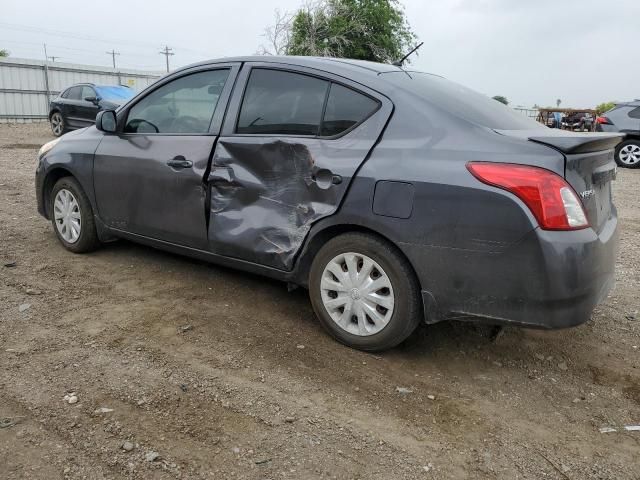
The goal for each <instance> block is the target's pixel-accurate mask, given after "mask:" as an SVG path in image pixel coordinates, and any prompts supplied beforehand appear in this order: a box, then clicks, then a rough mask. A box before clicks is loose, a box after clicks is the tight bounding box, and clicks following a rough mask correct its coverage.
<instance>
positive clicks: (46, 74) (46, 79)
mask: <svg viewBox="0 0 640 480" xmlns="http://www.w3.org/2000/svg"><path fill="white" fill-rule="evenodd" d="M42 46H43V47H44V70H43V72H44V87H45V88H46V89H47V98H46V102H45V108H46V110H45V111H49V102H50V101H51V89H50V88H49V57H48V56H47V44H46V43H43V44H42Z"/></svg>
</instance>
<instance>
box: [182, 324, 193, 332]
mask: <svg viewBox="0 0 640 480" xmlns="http://www.w3.org/2000/svg"><path fill="white" fill-rule="evenodd" d="M189 330H193V325H183V326H181V327H180V331H181V332H182V333H184V332H188V331H189Z"/></svg>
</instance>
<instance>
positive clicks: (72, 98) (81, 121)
mask: <svg viewBox="0 0 640 480" xmlns="http://www.w3.org/2000/svg"><path fill="white" fill-rule="evenodd" d="M134 95H135V92H134V91H133V90H132V89H130V88H129V87H126V86H124V85H94V84H93V83H78V84H76V85H73V86H71V87H69V88H67V89H66V90H64V91H62V92H61V93H60V95H58V96H57V97H56V98H54V99H53V100H52V101H51V104H50V106H49V122H50V123H51V131H52V132H53V134H54V135H55V136H56V137H59V136H60V135H62V134H63V133H65V132H68V131H69V130H75V129H78V128H84V127H88V126H89V125H93V124H94V123H95V120H96V115H97V114H98V112H99V111H100V110H110V109H115V108H118V107H119V106H120V105H122V104H123V103H125V102H127V101H128V100H129V99H130V98H132V97H133V96H134Z"/></svg>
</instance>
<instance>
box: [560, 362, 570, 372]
mask: <svg viewBox="0 0 640 480" xmlns="http://www.w3.org/2000/svg"><path fill="white" fill-rule="evenodd" d="M558 368H559V369H560V370H562V371H563V372H566V371H567V370H569V367H568V366H567V362H560V363H559V364H558Z"/></svg>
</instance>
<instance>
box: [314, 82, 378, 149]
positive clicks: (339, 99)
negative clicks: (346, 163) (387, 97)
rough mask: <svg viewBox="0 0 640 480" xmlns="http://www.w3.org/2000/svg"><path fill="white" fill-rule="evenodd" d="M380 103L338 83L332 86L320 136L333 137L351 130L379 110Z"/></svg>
mask: <svg viewBox="0 0 640 480" xmlns="http://www.w3.org/2000/svg"><path fill="white" fill-rule="evenodd" d="M378 105H379V103H378V102H377V101H376V100H373V99H372V98H370V97H367V96H366V95H363V94H361V93H358V92H355V91H353V90H351V89H350V88H347V87H343V86H342V85H338V84H336V83H334V84H332V85H331V91H330V92H329V98H328V100H327V108H326V110H325V114H324V119H323V121H322V128H321V129H320V135H321V136H323V137H331V136H333V135H338V134H340V133H342V132H344V131H346V130H349V129H350V128H352V127H353V126H355V125H357V124H358V123H360V122H362V121H364V120H365V119H366V118H367V117H369V116H370V115H371V114H372V113H373V112H375V111H376V110H377V109H378Z"/></svg>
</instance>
